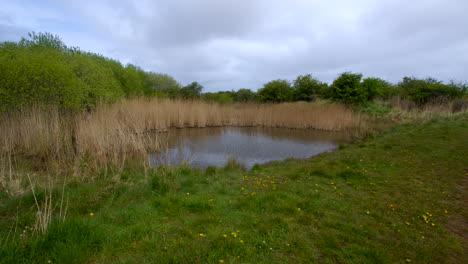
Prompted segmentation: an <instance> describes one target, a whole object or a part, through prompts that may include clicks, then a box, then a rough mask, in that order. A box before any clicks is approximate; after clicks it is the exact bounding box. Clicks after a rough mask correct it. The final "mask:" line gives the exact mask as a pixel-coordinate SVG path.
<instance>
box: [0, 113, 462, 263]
mask: <svg viewBox="0 0 468 264" xmlns="http://www.w3.org/2000/svg"><path fill="white" fill-rule="evenodd" d="M467 121H468V118H467V116H466V114H465V115H459V116H457V117H454V118H451V119H434V120H433V121H430V122H426V123H423V124H406V125H403V126H398V127H395V128H393V129H392V130H390V131H387V132H384V133H382V134H380V135H378V136H377V137H375V138H372V139H367V140H365V141H362V142H359V143H355V144H352V145H347V146H345V147H343V148H341V149H340V150H337V151H336V152H333V153H323V154H321V155H319V156H316V157H313V158H310V159H306V160H294V159H288V160H286V161H284V162H271V163H269V164H266V165H256V166H254V168H253V169H252V170H251V171H248V172H247V171H244V170H243V169H242V168H239V167H238V166H234V165H231V166H229V167H227V168H221V169H220V168H212V167H210V168H208V169H207V170H206V171H197V170H192V169H189V168H186V167H180V168H173V169H169V168H162V167H161V168H157V169H145V168H142V167H135V168H127V169H123V170H121V171H120V172H119V173H115V174H110V175H109V174H107V176H106V177H104V176H100V177H98V176H96V177H95V178H94V179H92V177H84V178H76V177H75V178H73V177H72V178H69V179H68V180H67V181H66V184H65V185H64V186H62V185H60V186H59V187H56V188H54V189H52V190H50V189H47V188H42V189H41V188H40V187H38V186H36V188H35V193H34V194H33V193H32V192H31V191H26V192H25V193H24V194H23V195H19V196H11V195H8V194H7V193H6V192H5V191H3V189H2V191H1V192H0V201H1V203H0V262H2V263H24V262H32V263H44V262H45V263H47V262H48V261H51V263H409V262H411V263H466V262H467V259H466V256H467V254H466V253H467V252H466V248H467V245H466V237H464V234H466V231H467V230H466V217H467V214H466V210H465V208H466V201H465V200H464V198H463V197H466V191H465V188H466V177H467V173H468V171H467V167H468V164H467V160H466V156H467V155H466V154H467V153H468V142H467V141H466V135H467V134H468V125H467V124H468V122H467ZM4 173H6V174H5V175H7V176H6V177H8V169H6V170H4ZM103 175H105V174H103ZM51 177H52V178H53V177H55V176H54V175H52V176H51ZM57 177H59V176H57ZM23 184H24V183H23ZM64 196H65V197H66V199H64V198H63V197H64ZM63 200H66V201H68V202H67V216H66V219H65V220H63V216H62V215H61V213H60V211H61V210H60V204H61V201H63ZM45 201H47V202H48V203H49V204H50V205H49V207H48V208H49V210H51V216H50V226H49V228H48V229H47V231H46V232H45V234H38V233H33V231H31V227H32V226H34V224H35V223H36V221H37V220H36V219H37V216H36V213H37V209H35V208H36V207H37V204H41V203H42V202H45Z"/></svg>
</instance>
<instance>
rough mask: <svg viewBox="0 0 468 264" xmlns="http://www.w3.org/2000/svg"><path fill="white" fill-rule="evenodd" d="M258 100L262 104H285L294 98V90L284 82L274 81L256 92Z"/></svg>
mask: <svg viewBox="0 0 468 264" xmlns="http://www.w3.org/2000/svg"><path fill="white" fill-rule="evenodd" d="M258 98H259V99H260V101H262V102H286V101H292V100H293V98H294V90H293V88H291V85H290V84H289V82H288V81H286V80H279V79H278V80H274V81H271V82H269V83H266V84H265V85H264V86H263V88H262V89H260V90H258Z"/></svg>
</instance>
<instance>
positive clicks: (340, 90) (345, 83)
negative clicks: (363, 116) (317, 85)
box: [329, 72, 368, 104]
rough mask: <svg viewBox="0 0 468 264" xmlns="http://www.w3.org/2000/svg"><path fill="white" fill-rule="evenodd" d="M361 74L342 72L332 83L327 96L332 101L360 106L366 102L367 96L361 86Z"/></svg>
mask: <svg viewBox="0 0 468 264" xmlns="http://www.w3.org/2000/svg"><path fill="white" fill-rule="evenodd" d="M361 78H362V74H360V73H359V74H357V73H351V72H344V73H342V74H340V76H339V77H338V78H337V79H335V80H334V81H333V84H332V85H331V87H330V91H329V96H330V98H331V99H333V100H334V101H338V102H343V103H345V104H360V103H362V102H364V101H366V100H367V97H368V94H367V91H366V90H365V89H364V87H363V86H362V85H361Z"/></svg>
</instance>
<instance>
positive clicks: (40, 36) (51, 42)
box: [18, 32, 67, 51]
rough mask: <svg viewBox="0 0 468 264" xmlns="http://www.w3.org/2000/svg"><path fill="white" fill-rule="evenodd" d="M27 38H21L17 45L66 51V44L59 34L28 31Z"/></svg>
mask: <svg viewBox="0 0 468 264" xmlns="http://www.w3.org/2000/svg"><path fill="white" fill-rule="evenodd" d="M28 37H29V38H21V40H20V42H19V43H18V45H19V46H20V47H24V48H46V49H49V48H51V49H55V50H59V51H66V50H67V46H66V45H65V43H63V41H62V40H61V39H60V37H59V36H57V35H53V34H51V33H35V32H30V33H28Z"/></svg>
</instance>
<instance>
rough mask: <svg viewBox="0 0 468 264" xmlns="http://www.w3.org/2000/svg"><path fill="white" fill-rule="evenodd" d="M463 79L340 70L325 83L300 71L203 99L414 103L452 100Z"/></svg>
mask: <svg viewBox="0 0 468 264" xmlns="http://www.w3.org/2000/svg"><path fill="white" fill-rule="evenodd" d="M467 91H468V85H467V84H466V83H456V82H450V83H448V84H444V83H443V82H442V81H438V80H436V79H433V78H427V79H417V78H414V77H404V78H403V80H402V81H401V82H399V83H397V84H392V83H390V82H388V81H385V80H382V79H380V78H374V77H368V78H363V76H362V74H360V73H351V72H344V73H341V74H339V76H338V77H337V78H336V79H335V80H334V81H333V82H332V83H331V84H327V83H325V82H321V81H319V80H318V79H316V78H314V77H313V76H312V75H310V74H306V75H300V76H298V77H297V78H296V79H295V80H294V81H293V82H290V81H288V80H283V79H278V80H273V81H270V82H268V83H266V84H264V85H263V87H262V88H261V89H259V90H258V91H257V92H256V93H255V92H253V91H251V90H248V89H240V90H238V91H237V92H235V91H231V92H226V91H222V92H218V93H207V94H204V95H203V97H204V98H205V99H206V100H211V101H218V102H221V103H224V102H245V101H258V102H293V101H315V100H316V99H317V98H323V99H330V100H332V101H337V102H341V103H345V104H351V105H359V104H363V103H365V102H368V101H372V100H374V99H383V100H385V99H389V98H391V97H393V96H400V97H402V98H405V99H408V100H411V101H413V102H415V103H416V104H417V105H424V104H426V103H428V102H435V101H445V100H454V99H458V98H464V97H466V96H467Z"/></svg>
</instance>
